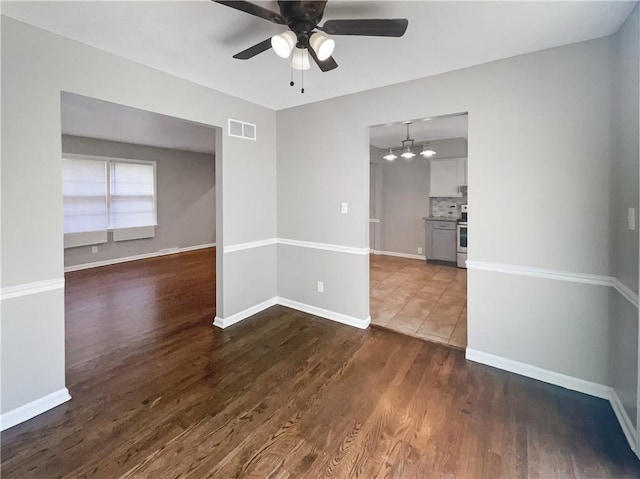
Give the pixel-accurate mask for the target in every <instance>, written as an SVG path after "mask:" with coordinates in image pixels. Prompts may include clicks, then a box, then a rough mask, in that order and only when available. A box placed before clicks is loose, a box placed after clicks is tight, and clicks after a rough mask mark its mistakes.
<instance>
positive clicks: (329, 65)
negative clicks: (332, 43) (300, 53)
mask: <svg viewBox="0 0 640 479" xmlns="http://www.w3.org/2000/svg"><path fill="white" fill-rule="evenodd" d="M307 50H309V55H311V58H313V61H314V62H316V65H318V67H319V68H320V70H322V71H323V72H328V71H331V70H333V69H335V68H338V64H337V63H336V61H335V60H334V59H333V57H329V58H327V59H326V60H324V61H320V59H319V58H318V55H316V52H315V50H314V49H313V48H311V45H309V46H308V47H307Z"/></svg>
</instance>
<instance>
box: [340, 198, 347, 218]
mask: <svg viewBox="0 0 640 479" xmlns="http://www.w3.org/2000/svg"><path fill="white" fill-rule="evenodd" d="M348 212H349V203H347V202H346V201H345V202H342V203H340V213H342V214H343V215H346V214H347V213H348Z"/></svg>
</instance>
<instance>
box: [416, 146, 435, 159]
mask: <svg viewBox="0 0 640 479" xmlns="http://www.w3.org/2000/svg"><path fill="white" fill-rule="evenodd" d="M420 154H421V155H422V156H424V157H425V158H431V157H432V156H433V155H435V154H436V152H435V150H432V149H431V147H430V146H429V143H427V144H425V145H424V146H423V147H422V151H421V152H420Z"/></svg>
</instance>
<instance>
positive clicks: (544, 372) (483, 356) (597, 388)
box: [466, 348, 611, 399]
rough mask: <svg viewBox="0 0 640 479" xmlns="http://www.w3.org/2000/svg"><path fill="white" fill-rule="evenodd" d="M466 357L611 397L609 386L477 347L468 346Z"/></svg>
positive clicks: (591, 394) (596, 395)
mask: <svg viewBox="0 0 640 479" xmlns="http://www.w3.org/2000/svg"><path fill="white" fill-rule="evenodd" d="M466 358H467V359H468V360H469V361H474V362H476V363H480V364H486V365H487V366H493V367H494V368H498V369H503V370H505V371H509V372H512V373H516V374H520V375H521V376H526V377H528V378H532V379H537V380H538V381H543V382H545V383H549V384H555V385H556V386H562V387H563V388H566V389H570V390H572V391H578V392H581V393H585V394H589V395H590V396H595V397H599V398H602V399H609V398H610V397H611V391H610V389H611V388H609V386H604V385H602V384H597V383H593V382H590V381H585V380H583V379H578V378H574V377H573V376H567V375H566V374H560V373H556V372H554V371H549V370H548V369H542V368H539V367H536V366H531V365H529V364H525V363H521V362H518V361H514V360H512V359H507V358H503V357H500V356H494V355H493V354H488V353H484V352H482V351H476V350H475V349H469V348H467V352H466Z"/></svg>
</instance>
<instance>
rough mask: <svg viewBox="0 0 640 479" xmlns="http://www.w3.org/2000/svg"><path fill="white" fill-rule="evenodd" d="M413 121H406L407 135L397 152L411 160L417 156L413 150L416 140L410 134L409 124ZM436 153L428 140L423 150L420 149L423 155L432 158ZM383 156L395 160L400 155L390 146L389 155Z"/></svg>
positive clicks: (388, 159)
mask: <svg viewBox="0 0 640 479" xmlns="http://www.w3.org/2000/svg"><path fill="white" fill-rule="evenodd" d="M411 123H412V122H411V121H407V122H405V125H407V137H406V138H405V139H404V140H402V141H401V143H402V146H401V147H400V149H399V150H397V152H398V153H400V156H401V157H402V158H404V159H405V160H410V159H412V158H413V157H414V156H416V154H415V152H414V151H413V148H414V141H415V140H414V139H413V138H411V136H410V135H409V125H411ZM435 154H436V152H435V151H434V150H433V149H432V148H431V146H430V145H429V142H426V143H425V144H423V145H422V151H420V155H421V156H423V157H425V158H431V157H432V156H434V155H435ZM382 158H384V159H385V160H387V161H393V160H395V159H396V158H398V157H397V156H396V154H395V153H394V151H393V148H389V153H388V154H387V155H384V156H383V157H382Z"/></svg>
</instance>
